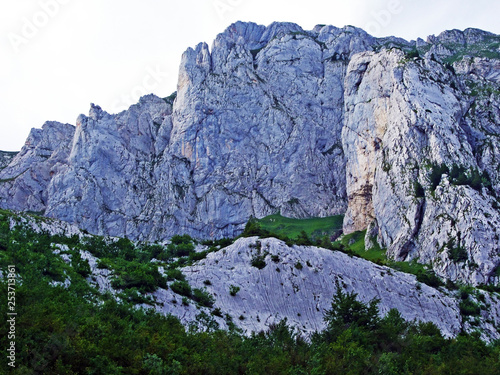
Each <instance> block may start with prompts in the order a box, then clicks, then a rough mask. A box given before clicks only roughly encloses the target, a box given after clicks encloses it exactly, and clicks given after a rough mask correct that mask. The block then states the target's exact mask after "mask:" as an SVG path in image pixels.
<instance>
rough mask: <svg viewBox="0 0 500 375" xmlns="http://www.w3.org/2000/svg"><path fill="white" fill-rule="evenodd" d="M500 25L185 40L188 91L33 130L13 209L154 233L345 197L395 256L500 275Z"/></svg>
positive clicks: (291, 212) (308, 209)
mask: <svg viewBox="0 0 500 375" xmlns="http://www.w3.org/2000/svg"><path fill="white" fill-rule="evenodd" d="M499 38H500V37H498V36H497V35H494V34H490V33H486V32H483V31H480V30H475V29H467V30H465V31H458V30H452V31H448V32H444V33H442V34H440V35H438V36H432V37H429V38H428V39H427V41H423V40H422V39H419V40H417V41H416V42H407V41H404V40H402V39H399V38H394V37H389V38H382V39H376V38H373V37H371V36H370V35H368V34H366V33H365V32H364V31H363V30H360V29H357V28H354V27H345V28H342V29H339V28H335V27H333V26H317V27H316V28H315V29H314V30H312V31H305V30H303V29H301V28H300V27H299V26H297V25H295V24H289V23H274V24H272V25H270V26H268V27H264V26H260V25H256V24H253V23H241V22H238V23H235V24H233V25H231V26H230V27H229V28H228V29H227V30H226V31H224V32H223V33H222V34H220V35H219V36H218V37H217V38H216V40H215V41H214V44H213V46H212V48H211V49H209V48H208V46H207V45H206V44H200V45H198V46H196V48H195V49H191V48H189V49H188V50H187V51H186V52H185V53H184V54H183V56H182V59H181V64H180V71H179V80H178V89H177V96H176V98H175V100H171V99H166V100H162V99H160V98H158V97H156V96H154V95H149V96H146V97H143V98H142V99H141V100H140V102H139V103H138V104H137V105H134V106H132V107H131V108H130V109H129V110H127V111H124V112H122V113H119V114H116V115H111V114H108V113H106V112H105V111H103V110H102V109H101V108H100V107H98V106H94V105H93V106H92V107H91V110H90V113H89V115H88V116H83V115H81V116H80V117H79V118H78V120H77V123H76V128H74V127H73V126H71V125H63V124H57V123H47V124H46V125H44V127H43V128H42V129H41V130H33V132H32V133H31V135H30V137H29V138H28V142H27V144H26V146H25V147H24V148H23V149H22V150H21V152H20V153H19V154H18V155H17V156H16V157H15V158H14V159H12V161H11V162H10V163H9V165H8V166H7V167H5V168H3V169H1V170H0V207H4V208H12V209H17V210H30V211H37V212H44V213H45V215H47V216H49V217H55V218H59V219H62V220H65V221H68V222H71V223H75V224H77V225H78V226H80V227H81V228H84V229H87V230H88V231H90V232H93V233H99V234H108V235H114V236H127V237H130V238H132V239H150V240H156V239H164V238H168V237H170V236H171V235H173V234H176V233H188V234H191V235H193V236H195V237H222V236H234V235H236V234H238V233H239V232H240V231H241V230H242V228H243V226H244V224H245V223H246V222H247V220H248V219H249V218H250V217H251V216H255V217H262V216H265V215H268V214H271V213H274V212H277V211H280V212H281V213H282V214H283V215H285V216H292V217H310V216H327V215H334V214H341V213H344V212H345V221H344V231H345V232H346V233H348V232H352V231H355V230H364V229H366V228H367V227H369V231H368V234H367V243H369V242H370V243H373V240H374V238H375V239H377V241H378V242H379V243H380V244H381V245H382V246H383V247H386V248H387V249H388V254H389V255H390V256H392V257H393V258H395V259H399V260H403V259H404V260H411V259H418V260H419V261H420V262H425V263H430V264H432V266H433V268H434V270H435V271H436V272H437V273H438V274H439V275H441V276H443V277H445V278H448V279H451V280H455V281H456V280H462V281H466V282H471V283H473V284H480V283H491V282H497V281H499V280H498V277H497V276H496V269H497V266H498V265H499V263H500V259H499V256H498V250H499V248H500V242H499V241H500V240H499V234H498V233H497V228H498V224H499V222H500V214H499V210H498V207H499V205H500V203H499V202H498V197H499V196H500V195H499V194H500V175H499V173H500V172H499V169H498V168H497V167H498V165H499V161H500V160H499V158H500V149H499V142H498V135H499V134H500V132H499V129H498V126H499V125H498V124H499V123H500V109H499V103H500V100H499V99H500V98H499V95H500V90H499V86H498V85H499V82H500V72H499V61H500V59H499V58H500V53H499V51H498V41H499ZM438 167H439V168H438Z"/></svg>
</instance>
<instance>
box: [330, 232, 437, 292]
mask: <svg viewBox="0 0 500 375" xmlns="http://www.w3.org/2000/svg"><path fill="white" fill-rule="evenodd" d="M365 235H366V231H356V232H353V233H350V234H348V235H346V236H344V237H342V239H341V240H340V241H336V242H334V243H333V245H332V248H333V249H334V250H339V251H342V252H344V253H347V254H349V255H354V256H358V257H360V258H363V259H365V260H368V261H370V262H373V263H377V264H379V265H381V266H387V267H391V268H393V269H395V270H397V271H401V272H405V273H409V274H412V275H415V276H416V277H417V280H418V281H419V282H421V283H424V284H427V285H429V286H432V287H438V286H441V285H443V282H442V281H441V280H440V279H439V278H438V277H437V276H436V275H435V273H434V272H433V271H432V270H429V269H428V267H427V266H426V265H424V264H421V263H417V262H415V261H412V262H395V261H393V260H390V259H387V256H386V250H385V249H382V248H381V247H380V245H379V244H378V243H377V242H376V241H375V246H373V247H372V248H371V249H370V250H365Z"/></svg>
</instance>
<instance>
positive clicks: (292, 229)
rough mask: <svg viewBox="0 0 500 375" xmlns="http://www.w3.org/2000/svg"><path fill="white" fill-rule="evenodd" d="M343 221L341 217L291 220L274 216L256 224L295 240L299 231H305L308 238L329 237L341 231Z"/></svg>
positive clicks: (277, 215) (260, 220)
mask: <svg viewBox="0 0 500 375" xmlns="http://www.w3.org/2000/svg"><path fill="white" fill-rule="evenodd" d="M343 220H344V216H343V215H337V216H329V217H318V218H311V219H292V218H288V217H283V216H281V215H279V214H276V215H270V216H266V217H264V218H262V219H259V220H258V222H259V224H260V225H261V227H262V229H266V230H268V231H270V232H272V233H276V234H280V235H286V236H288V237H289V238H292V239H295V238H297V237H298V236H299V234H300V232H301V231H305V232H306V233H307V235H308V236H309V237H310V238H313V239H316V238H321V237H324V236H331V235H333V234H334V233H335V232H337V231H339V230H340V229H342V221H343Z"/></svg>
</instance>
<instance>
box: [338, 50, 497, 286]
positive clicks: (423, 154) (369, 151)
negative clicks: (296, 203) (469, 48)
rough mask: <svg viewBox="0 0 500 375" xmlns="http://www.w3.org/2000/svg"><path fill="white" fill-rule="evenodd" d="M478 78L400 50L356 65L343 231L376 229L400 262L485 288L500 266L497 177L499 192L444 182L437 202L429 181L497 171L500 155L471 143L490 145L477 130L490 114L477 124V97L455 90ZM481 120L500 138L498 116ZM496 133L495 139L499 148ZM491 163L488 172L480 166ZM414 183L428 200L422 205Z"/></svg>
mask: <svg viewBox="0 0 500 375" xmlns="http://www.w3.org/2000/svg"><path fill="white" fill-rule="evenodd" d="M470 78H471V76H470V75H469V76H467V77H458V78H457V77H455V76H453V75H452V73H451V72H450V71H449V70H447V69H445V68H444V67H443V66H442V65H441V64H439V63H437V62H434V61H431V60H429V59H423V60H422V59H421V60H413V61H407V60H405V56H404V54H403V53H402V52H401V51H397V50H392V51H382V52H380V53H377V54H374V53H372V52H366V53H362V54H358V55H356V56H355V57H354V58H353V59H351V61H350V63H349V67H348V70H347V76H346V87H345V92H346V95H345V108H346V114H345V119H346V120H345V125H344V128H343V131H342V136H343V146H344V152H345V155H346V159H347V193H348V200H349V206H348V210H347V213H346V216H345V220H344V231H345V232H346V233H349V232H352V231H354V230H363V229H366V228H367V227H368V225H369V224H370V223H371V222H372V221H373V220H374V219H376V220H377V223H378V226H379V242H380V244H381V245H382V246H384V247H387V249H388V254H389V255H390V256H391V257H393V258H394V259H397V260H411V259H417V260H418V261H420V262H422V263H428V264H432V266H433V268H434V270H435V271H436V273H437V274H438V275H439V276H441V277H443V278H446V279H450V280H452V281H466V282H469V283H472V284H474V285H478V284H486V283H489V282H490V281H491V277H492V275H493V273H494V271H495V269H496V267H497V266H498V264H499V262H500V259H499V254H498V249H499V248H500V242H499V237H498V235H497V233H496V230H497V229H496V228H497V227H498V225H499V224H500V215H499V211H498V209H497V208H495V207H497V206H495V205H496V204H497V203H496V198H495V195H497V194H498V188H497V186H498V185H497V184H498V175H497V173H498V172H496V171H491V170H490V169H487V170H488V172H490V171H491V177H493V179H492V180H493V184H494V189H493V190H494V191H493V192H492V191H488V190H487V189H485V188H483V189H482V191H476V190H474V189H473V188H472V187H470V186H467V185H464V186H456V185H454V184H451V183H449V181H448V179H447V178H446V176H443V178H442V181H441V184H440V185H439V186H438V187H437V189H436V190H435V192H431V191H430V181H429V175H430V166H431V165H439V164H442V163H444V164H446V165H448V167H449V168H450V169H451V167H452V165H453V164H458V165H460V166H463V167H464V168H466V169H467V170H469V171H470V170H471V169H473V168H474V169H478V170H482V169H483V168H486V167H485V165H489V166H491V165H498V162H497V160H498V153H497V151H496V150H497V148H496V147H495V146H493V147H492V148H488V149H485V148H480V147H479V146H478V143H479V140H476V141H474V139H473V137H474V136H476V137H477V138H479V137H481V136H482V137H484V136H485V132H484V131H483V130H482V129H481V126H478V124H477V123H476V120H477V119H478V116H479V115H480V114H481V111H482V110H478V111H475V113H474V114H471V113H470V111H469V108H470V105H471V102H470V99H469V97H468V96H467V95H464V94H463V93H461V92H459V91H458V90H457V89H456V87H457V85H458V84H460V82H459V79H464V80H466V79H470ZM454 82H457V83H456V84H455V86H453V85H452V83H454ZM491 99H492V98H490V102H491ZM476 106H481V101H480V100H477V99H476ZM494 108H495V113H498V105H496V106H495V107H494ZM489 111H490V113H491V107H490V109H489ZM480 119H482V120H483V121H484V122H485V125H483V126H482V127H485V126H488V127H490V128H491V127H493V128H495V129H496V126H497V125H496V124H495V122H494V121H495V118H494V117H493V118H492V116H491V115H490V116H489V118H488V119H487V120H486V119H484V118H481V117H480ZM492 120H493V121H492ZM467 127H468V128H467ZM495 132H496V133H494V134H490V135H488V137H491V139H493V140H494V142H495V143H496V144H498V143H497V134H498V131H497V130H495ZM483 157H484V158H486V159H487V163H482V162H478V160H481V159H482V158H483ZM485 162H486V160H485ZM416 181H418V183H419V184H420V185H421V186H423V187H424V188H425V190H426V192H425V197H417V196H416V190H415V182H416ZM450 241H454V242H450ZM459 246H460V247H462V248H464V249H466V252H467V258H468V259H467V260H466V261H465V262H463V261H462V262H458V263H457V261H456V260H454V259H451V248H454V247H455V248H458V247H459Z"/></svg>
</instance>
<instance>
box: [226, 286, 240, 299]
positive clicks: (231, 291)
mask: <svg viewBox="0 0 500 375" xmlns="http://www.w3.org/2000/svg"><path fill="white" fill-rule="evenodd" d="M239 291H240V287H239V286H236V285H231V286H229V294H230V295H232V296H233V297H234V296H236V294H237V293H238V292H239Z"/></svg>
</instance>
